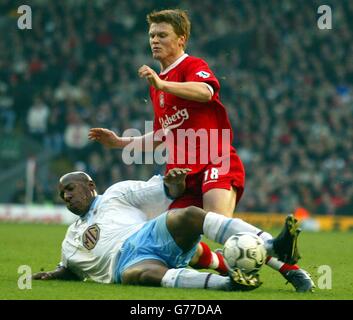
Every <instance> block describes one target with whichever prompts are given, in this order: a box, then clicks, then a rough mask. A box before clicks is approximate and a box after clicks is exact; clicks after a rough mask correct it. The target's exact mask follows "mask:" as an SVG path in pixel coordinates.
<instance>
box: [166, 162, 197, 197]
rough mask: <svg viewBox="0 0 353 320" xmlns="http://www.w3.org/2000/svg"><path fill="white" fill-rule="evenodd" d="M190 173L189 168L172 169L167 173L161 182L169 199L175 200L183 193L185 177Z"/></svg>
mask: <svg viewBox="0 0 353 320" xmlns="http://www.w3.org/2000/svg"><path fill="white" fill-rule="evenodd" d="M190 171H191V169H189V168H173V169H170V170H169V171H168V173H167V174H166V175H165V177H164V179H163V180H164V185H165V186H166V187H167V189H168V193H169V196H170V197H172V198H173V199H176V198H178V197H180V196H181V195H182V194H183V193H184V191H185V186H186V184H185V179H186V175H187V173H188V172H190Z"/></svg>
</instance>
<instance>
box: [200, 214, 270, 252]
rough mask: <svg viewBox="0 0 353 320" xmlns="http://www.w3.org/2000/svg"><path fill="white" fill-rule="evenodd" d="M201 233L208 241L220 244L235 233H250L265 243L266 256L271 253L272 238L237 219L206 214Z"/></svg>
mask: <svg viewBox="0 0 353 320" xmlns="http://www.w3.org/2000/svg"><path fill="white" fill-rule="evenodd" d="M203 232H204V235H205V236H206V237H207V238H208V239H210V240H213V241H216V242H218V243H221V244H224V243H225V242H226V241H227V239H228V238H229V237H231V236H232V235H234V234H236V233H239V232H250V233H252V234H255V235H258V236H259V237H260V238H261V239H262V240H263V241H264V242H265V248H266V250H267V252H268V253H267V254H268V255H271V254H272V251H273V244H272V242H273V237H272V236H271V235H270V234H269V233H267V232H264V231H262V230H261V229H259V228H256V227H255V226H253V225H251V224H249V223H247V222H245V221H243V220H241V219H238V218H235V219H232V218H227V217H225V216H223V215H221V214H218V213H215V212H208V213H207V215H206V217H205V221H204V222H203Z"/></svg>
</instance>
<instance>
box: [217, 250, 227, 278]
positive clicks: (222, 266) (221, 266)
mask: <svg viewBox="0 0 353 320" xmlns="http://www.w3.org/2000/svg"><path fill="white" fill-rule="evenodd" d="M216 255H217V257H218V263H219V264H218V267H217V268H216V271H218V272H219V273H220V274H221V275H227V274H228V269H227V267H226V265H225V263H224V257H223V255H222V253H220V252H216Z"/></svg>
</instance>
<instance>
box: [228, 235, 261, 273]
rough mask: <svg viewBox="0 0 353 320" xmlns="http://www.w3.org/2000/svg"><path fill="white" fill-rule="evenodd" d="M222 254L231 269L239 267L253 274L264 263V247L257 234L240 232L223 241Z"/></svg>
mask: <svg viewBox="0 0 353 320" xmlns="http://www.w3.org/2000/svg"><path fill="white" fill-rule="evenodd" d="M223 256H224V258H225V260H226V262H227V263H228V265H229V267H230V268H231V269H235V268H239V269H240V270H241V271H243V272H244V273H246V274H254V273H257V272H258V271H259V270H260V268H261V266H262V265H263V264H264V263H265V260H266V249H265V246H264V242H263V240H262V239H261V238H260V237H258V236H257V235H254V234H252V233H248V232H240V233H237V234H235V235H233V236H231V237H230V238H229V239H228V240H227V241H226V242H225V244H224V247H223Z"/></svg>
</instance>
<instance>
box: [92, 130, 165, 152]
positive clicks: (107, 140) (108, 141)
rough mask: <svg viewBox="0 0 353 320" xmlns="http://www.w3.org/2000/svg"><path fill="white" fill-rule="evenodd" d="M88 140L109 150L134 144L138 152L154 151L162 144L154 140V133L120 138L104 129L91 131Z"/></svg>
mask: <svg viewBox="0 0 353 320" xmlns="http://www.w3.org/2000/svg"><path fill="white" fill-rule="evenodd" d="M88 138H89V139H90V140H92V141H98V142H99V143H101V144H102V145H104V146H105V147H107V148H117V149H123V148H124V147H126V146H127V145H128V144H130V143H133V144H134V149H135V150H138V151H153V150H154V149H155V148H156V147H157V146H158V145H160V144H161V143H162V141H155V140H154V133H153V132H149V133H146V134H145V135H143V136H140V137H119V136H118V135H116V133H115V132H114V131H112V130H109V129H104V128H92V129H90V131H89V134H88Z"/></svg>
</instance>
